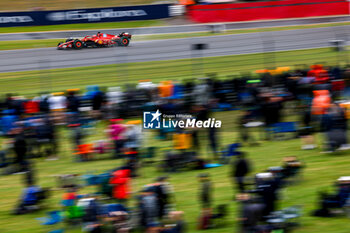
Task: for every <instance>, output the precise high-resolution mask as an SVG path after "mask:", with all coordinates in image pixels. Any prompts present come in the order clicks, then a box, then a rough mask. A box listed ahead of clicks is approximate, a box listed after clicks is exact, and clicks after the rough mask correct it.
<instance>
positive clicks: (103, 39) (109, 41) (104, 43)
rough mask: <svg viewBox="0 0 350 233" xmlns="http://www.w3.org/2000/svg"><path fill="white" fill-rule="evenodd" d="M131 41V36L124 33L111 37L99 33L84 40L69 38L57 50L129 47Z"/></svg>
mask: <svg viewBox="0 0 350 233" xmlns="http://www.w3.org/2000/svg"><path fill="white" fill-rule="evenodd" d="M130 40H131V34H129V33H127V32H122V33H120V34H119V35H111V34H105V33H100V32H98V33H97V34H96V35H93V36H85V37H84V38H82V39H72V38H69V39H67V40H66V42H60V43H58V45H57V49H60V50H61V49H82V48H87V47H93V48H95V47H112V46H125V47H126V46H128V45H129V43H130Z"/></svg>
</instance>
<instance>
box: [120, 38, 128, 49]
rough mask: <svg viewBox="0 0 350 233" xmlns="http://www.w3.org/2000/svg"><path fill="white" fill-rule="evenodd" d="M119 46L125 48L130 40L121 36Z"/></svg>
mask: <svg viewBox="0 0 350 233" xmlns="http://www.w3.org/2000/svg"><path fill="white" fill-rule="evenodd" d="M119 43H120V45H121V46H124V47H127V46H128V45H129V43H130V39H129V38H128V37H125V36H123V37H122V38H120V42H119Z"/></svg>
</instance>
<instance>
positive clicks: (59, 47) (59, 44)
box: [57, 42, 63, 50]
mask: <svg viewBox="0 0 350 233" xmlns="http://www.w3.org/2000/svg"><path fill="white" fill-rule="evenodd" d="M61 44H63V42H60V43H58V44H57V49H58V50H61V49H62V48H60V47H59V46H60V45H61Z"/></svg>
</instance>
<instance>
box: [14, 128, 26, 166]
mask: <svg viewBox="0 0 350 233" xmlns="http://www.w3.org/2000/svg"><path fill="white" fill-rule="evenodd" d="M14 133H15V135H16V136H15V141H14V145H13V149H14V151H15V154H16V159H15V164H17V165H18V171H19V172H24V171H26V155H27V142H26V140H25V137H24V135H23V129H22V128H16V129H14Z"/></svg>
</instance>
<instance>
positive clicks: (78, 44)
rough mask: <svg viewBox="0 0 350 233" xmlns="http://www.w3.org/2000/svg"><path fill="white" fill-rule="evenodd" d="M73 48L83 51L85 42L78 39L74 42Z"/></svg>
mask: <svg viewBox="0 0 350 233" xmlns="http://www.w3.org/2000/svg"><path fill="white" fill-rule="evenodd" d="M73 47H74V48H75V49H81V48H83V42H82V41H81V40H78V39H76V40H74V42H73Z"/></svg>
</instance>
